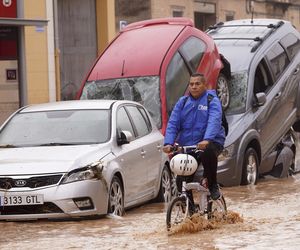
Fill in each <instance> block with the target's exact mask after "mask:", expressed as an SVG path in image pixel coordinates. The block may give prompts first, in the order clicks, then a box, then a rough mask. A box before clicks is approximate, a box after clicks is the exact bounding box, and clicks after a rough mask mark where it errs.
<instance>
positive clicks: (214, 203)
mask: <svg viewBox="0 0 300 250" xmlns="http://www.w3.org/2000/svg"><path fill="white" fill-rule="evenodd" d="M180 151H182V152H180ZM191 151H194V152H198V151H201V150H198V149H197V147H196V146H185V147H180V149H179V150H178V149H177V147H174V148H173V157H172V159H171V161H170V169H171V171H172V172H173V173H174V174H175V175H177V176H183V177H188V176H191V175H193V174H194V173H195V172H196V170H197V168H198V167H199V166H200V165H199V166H198V163H197V161H196V159H195V158H194V157H193V156H192V155H190V154H189V153H190V152H191ZM178 152H179V153H178ZM175 153H178V154H176V155H174V154H175ZM189 191H191V192H193V191H198V192H199V203H198V204H195V203H194V201H193V200H191V198H190V197H189V195H188V192H189ZM220 193H221V195H220V197H219V199H217V200H213V199H211V198H210V192H209V189H208V182H207V179H206V178H202V179H201V181H200V182H188V183H187V181H186V178H183V181H182V188H181V193H178V196H177V197H175V198H173V200H172V201H171V202H170V203H169V204H168V209H167V218H166V223H167V229H168V230H170V229H171V228H172V227H173V226H175V225H178V224H180V223H181V222H182V221H184V220H185V219H186V218H187V217H191V216H192V215H193V214H195V213H198V214H200V215H201V216H206V218H207V219H212V218H214V217H215V215H216V213H220V214H221V216H223V217H225V216H226V213H227V206H226V202H225V198H224V195H223V194H222V192H221V190H220Z"/></svg>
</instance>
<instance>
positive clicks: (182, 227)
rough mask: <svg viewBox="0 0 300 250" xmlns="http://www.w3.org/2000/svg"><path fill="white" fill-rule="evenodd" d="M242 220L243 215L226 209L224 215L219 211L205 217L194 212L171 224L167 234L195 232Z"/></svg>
mask: <svg viewBox="0 0 300 250" xmlns="http://www.w3.org/2000/svg"><path fill="white" fill-rule="evenodd" d="M242 222H244V219H243V217H242V216H241V215H240V214H239V213H236V212H233V211H228V212H227V214H226V215H223V214H222V213H220V212H216V213H214V214H213V218H211V219H209V220H208V219H206V218H205V217H204V216H201V215H200V214H194V215H192V216H191V217H190V218H186V219H185V220H184V221H183V222H182V223H180V224H178V225H176V226H173V227H172V228H171V229H170V231H169V235H172V234H178V233H196V232H199V231H203V230H213V229H217V228H220V227H221V226H222V225H225V224H235V223H242Z"/></svg>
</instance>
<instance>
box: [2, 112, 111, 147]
mask: <svg viewBox="0 0 300 250" xmlns="http://www.w3.org/2000/svg"><path fill="white" fill-rule="evenodd" d="M109 138H110V111H109V110H68V111H47V112H46V111H43V112H32V113H19V114H16V115H15V116H14V117H13V118H12V119H11V120H10V121H9V122H8V123H7V124H6V126H5V127H4V128H3V129H2V131H1V132H0V147H26V146H59V145H80V144H96V143H103V142H106V141H107V140H109Z"/></svg>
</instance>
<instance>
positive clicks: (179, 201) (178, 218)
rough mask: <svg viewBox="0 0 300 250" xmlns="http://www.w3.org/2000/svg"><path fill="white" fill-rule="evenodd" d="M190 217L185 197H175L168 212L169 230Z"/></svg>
mask: <svg viewBox="0 0 300 250" xmlns="http://www.w3.org/2000/svg"><path fill="white" fill-rule="evenodd" d="M187 215H188V211H187V203H186V198H185V197H175V198H174V199H173V200H172V201H171V202H170V203H169V206H168V210H167V219H166V222H167V229H168V230H169V229H170V228H171V227H173V226H175V225H178V224H179V223H181V222H182V221H183V220H184V219H185V218H186V217H187Z"/></svg>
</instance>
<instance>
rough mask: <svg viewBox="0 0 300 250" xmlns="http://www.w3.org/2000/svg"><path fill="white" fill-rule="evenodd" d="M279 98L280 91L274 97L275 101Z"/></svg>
mask: <svg viewBox="0 0 300 250" xmlns="http://www.w3.org/2000/svg"><path fill="white" fill-rule="evenodd" d="M280 96H281V91H280V92H278V93H277V94H276V95H275V100H277V99H279V97H280Z"/></svg>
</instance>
